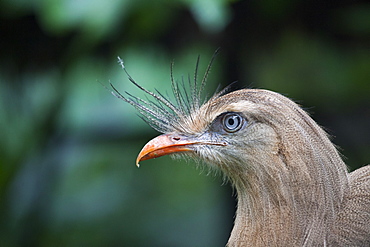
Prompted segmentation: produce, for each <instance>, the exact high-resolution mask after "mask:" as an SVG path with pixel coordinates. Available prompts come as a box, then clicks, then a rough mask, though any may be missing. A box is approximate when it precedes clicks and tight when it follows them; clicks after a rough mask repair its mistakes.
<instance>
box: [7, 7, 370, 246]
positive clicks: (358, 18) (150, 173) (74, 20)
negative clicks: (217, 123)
mask: <svg viewBox="0 0 370 247" xmlns="http://www.w3.org/2000/svg"><path fill="white" fill-rule="evenodd" d="M218 47H220V48H221V50H220V53H219V55H218V56H217V58H216V60H215V62H214V66H213V69H212V71H211V76H210V77H209V80H208V84H207V94H208V96H209V95H212V94H213V92H214V91H215V90H216V88H217V86H221V87H224V86H226V85H228V84H230V83H231V82H233V81H238V82H237V84H236V85H235V87H234V88H245V87H251V88H266V89H270V90H274V91H277V92H280V93H282V94H284V95H286V96H288V97H290V98H292V99H294V100H295V101H297V102H298V103H299V104H301V105H302V106H303V107H304V109H306V110H307V111H309V112H310V113H311V115H312V116H313V118H314V119H315V120H316V121H317V122H318V123H319V124H320V125H322V126H324V127H325V128H326V130H327V131H328V132H329V133H330V134H331V135H332V136H333V141H334V143H335V144H337V145H338V146H339V147H340V148H341V153H342V154H343V155H344V157H345V158H344V159H345V161H346V163H347V164H348V166H349V167H350V169H351V170H353V169H356V168H358V167H361V166H363V165H365V164H368V163H369V162H370V152H369V151H370V138H369V137H370V130H369V128H370V97H369V95H370V4H369V2H368V1H353V0H339V1H313V0H309V1H303V0H296V1H291V0H285V1H271V0H267V1H258V0H249V1H236V0H234V1H232V0H230V1H226V0H199V1H197V0H172V1H168V0H167V1H166V0H157V1H145V0H135V1H134V0H131V1H130V0H115V1H106V0H92V1H91V0H79V1H75V0H44V1H43V0H16V1H14V0H1V1H0V126H1V129H0V246H224V245H225V244H226V242H227V239H228V237H229V234H230V231H231V229H232V225H233V217H234V212H235V206H236V203H235V198H234V197H233V191H232V189H231V188H230V185H228V184H225V183H223V181H222V179H221V178H220V177H219V176H215V175H213V174H208V172H207V170H202V169H196V167H195V165H194V164H192V163H190V162H189V164H187V163H185V162H182V161H173V160H171V159H170V158H169V157H162V158H160V159H156V160H150V161H145V162H143V163H142V164H141V165H142V166H141V167H140V169H138V168H137V167H136V166H135V159H136V155H137V154H138V153H139V151H140V149H141V148H142V146H143V145H144V144H145V143H146V142H147V141H148V140H150V139H151V138H153V137H154V136H156V135H157V134H158V133H156V132H155V131H154V130H152V129H151V128H150V127H149V126H147V125H146V124H145V123H144V122H143V121H142V120H141V119H140V118H139V117H138V116H137V113H136V112H135V110H134V109H133V108H132V107H131V106H130V105H128V104H126V103H124V102H123V101H121V100H119V99H117V98H115V97H114V96H112V95H111V94H110V92H109V91H107V90H106V89H105V88H104V87H103V86H102V85H101V84H104V85H108V84H109V82H112V83H113V84H114V85H115V86H116V87H117V88H118V89H119V90H120V91H122V92H123V91H129V92H130V93H132V94H134V95H137V96H141V95H142V94H141V92H139V90H138V89H137V88H135V87H134V86H133V85H132V84H131V83H130V82H129V81H128V79H127V76H126V75H125V73H124V72H123V70H122V69H121V67H120V66H119V64H118V63H117V56H120V57H121V58H122V59H123V60H124V61H125V65H126V68H127V70H128V71H129V73H130V74H131V76H132V77H133V78H134V79H135V80H136V81H137V82H138V83H140V84H141V85H143V86H144V87H146V88H148V89H150V90H154V89H155V88H156V89H159V90H160V91H161V92H166V91H170V63H171V62H172V61H174V76H175V77H176V78H177V79H179V80H181V78H182V77H184V78H185V79H186V78H187V77H188V75H190V76H193V73H194V68H195V63H196V59H197V56H198V55H200V56H201V63H200V70H199V72H200V73H199V74H200V77H201V76H202V73H203V72H204V70H205V68H206V65H207V64H208V62H209V60H210V58H211V56H212V54H213V53H214V51H215V50H216V49H217V48H218Z"/></svg>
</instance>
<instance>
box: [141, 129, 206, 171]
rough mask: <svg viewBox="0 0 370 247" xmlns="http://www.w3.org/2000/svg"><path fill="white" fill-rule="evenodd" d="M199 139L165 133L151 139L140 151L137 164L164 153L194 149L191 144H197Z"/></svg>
mask: <svg viewBox="0 0 370 247" xmlns="http://www.w3.org/2000/svg"><path fill="white" fill-rule="evenodd" d="M197 143H199V141H194V140H190V139H188V138H185V137H183V136H179V135H171V134H165V135H160V136H157V137H155V138H154V139H152V140H150V141H149V142H148V143H147V144H146V145H145V146H144V147H143V149H142V150H141V151H140V153H139V155H138V156H137V159H136V166H137V167H139V162H140V161H143V160H149V159H154V158H157V157H161V156H164V155H168V154H172V153H178V152H186V151H192V150H193V149H191V147H190V145H193V144H197Z"/></svg>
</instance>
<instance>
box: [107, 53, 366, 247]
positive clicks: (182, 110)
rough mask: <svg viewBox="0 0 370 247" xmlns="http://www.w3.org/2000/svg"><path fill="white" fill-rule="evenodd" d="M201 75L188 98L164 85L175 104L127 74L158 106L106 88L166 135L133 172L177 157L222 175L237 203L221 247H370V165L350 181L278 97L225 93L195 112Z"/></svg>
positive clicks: (326, 144)
mask: <svg viewBox="0 0 370 247" xmlns="http://www.w3.org/2000/svg"><path fill="white" fill-rule="evenodd" d="M198 61H199V60H198ZM120 62H121V65H122V67H123V68H124V66H123V63H122V61H121V60H120ZM209 68H210V66H209V67H208V69H207V71H206V73H205V76H204V78H203V80H202V81H201V83H200V84H199V85H198V83H197V79H196V78H197V72H196V74H195V77H194V78H195V79H194V81H193V82H189V85H190V92H189V93H187V91H186V90H185V86H184V83H183V84H182V87H179V86H178V84H177V83H175V82H174V80H173V78H172V76H171V79H172V80H171V81H172V87H173V92H174V96H175V101H176V104H174V103H171V101H170V100H168V99H167V98H165V97H164V96H162V95H161V94H160V93H159V92H157V93H152V92H149V91H148V90H146V89H144V88H142V87H141V86H139V85H138V84H137V83H136V82H135V81H134V80H133V79H132V78H131V77H130V76H129V75H128V76H129V79H130V80H131V82H133V83H134V84H135V85H136V86H138V87H139V88H140V89H141V90H143V91H145V92H146V93H148V94H149V95H151V96H152V97H154V99H155V100H156V102H152V101H149V100H142V99H139V98H136V97H134V96H132V95H130V94H128V96H123V95H122V94H120V93H119V92H118V91H117V90H116V89H115V88H113V89H114V94H115V95H116V96H117V97H119V98H121V99H123V100H125V101H126V102H128V103H130V104H132V105H134V106H135V107H136V108H137V109H138V110H139V112H140V113H142V115H143V118H144V119H145V120H146V121H147V122H148V123H149V124H150V125H151V126H153V127H154V128H155V129H157V130H159V131H160V132H162V133H164V134H163V135H161V136H159V137H156V138H154V139H153V140H151V141H150V142H149V143H148V144H147V145H146V146H145V147H144V148H143V150H142V151H141V152H140V154H139V156H138V159H137V164H138V162H139V161H142V160H146V159H151V158H156V157H159V156H162V155H167V154H177V153H183V154H186V155H188V156H190V157H192V158H194V159H200V160H202V161H205V163H207V164H208V165H209V166H210V167H212V168H216V169H219V170H221V171H222V172H223V174H225V176H226V177H227V178H228V179H229V180H230V181H231V183H232V185H233V186H234V187H235V189H236V191H237V195H238V208H237V212H236V219H235V226H234V228H233V231H232V233H231V236H230V239H229V241H228V244H227V246H229V247H233V246H370V166H366V167H363V168H361V169H358V170H357V171H354V172H352V173H348V172H347V168H346V165H345V164H344V162H343V161H342V159H341V157H340V155H339V153H338V151H337V150H336V148H335V146H334V145H333V144H332V143H331V141H330V140H329V138H328V136H327V134H326V133H325V132H324V131H323V130H322V128H320V127H319V126H318V125H317V124H316V123H315V121H314V120H312V118H310V117H309V116H308V114H307V113H306V112H305V111H303V110H302V109H301V108H300V107H299V106H298V105H297V104H295V103H294V102H293V101H291V100H290V99H288V98H286V97H284V96H282V95H281V94H278V93H275V92H271V91H268V90H260V89H242V90H238V91H234V92H230V93H227V94H225V91H223V92H221V93H218V94H216V95H214V96H213V97H211V98H210V99H209V100H208V101H207V102H206V103H204V104H201V103H200V97H201V90H202V88H203V86H204V83H205V81H206V78H207V75H208V72H209ZM124 70H125V68H124ZM125 72H126V70H125ZM126 73H127V72H126Z"/></svg>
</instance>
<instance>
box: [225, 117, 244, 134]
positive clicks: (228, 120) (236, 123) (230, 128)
mask: <svg viewBox="0 0 370 247" xmlns="http://www.w3.org/2000/svg"><path fill="white" fill-rule="evenodd" d="M243 120H244V118H242V117H241V116H240V115H239V114H236V113H227V114H225V116H224V117H223V119H222V124H223V126H224V129H225V130H226V131H227V132H236V131H238V130H239V129H240V128H241V127H242V126H243Z"/></svg>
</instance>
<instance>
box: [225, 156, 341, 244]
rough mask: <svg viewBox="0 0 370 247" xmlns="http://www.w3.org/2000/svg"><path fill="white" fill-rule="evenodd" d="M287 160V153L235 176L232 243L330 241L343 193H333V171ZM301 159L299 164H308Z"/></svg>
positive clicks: (306, 242) (312, 242) (232, 177)
mask: <svg viewBox="0 0 370 247" xmlns="http://www.w3.org/2000/svg"><path fill="white" fill-rule="evenodd" d="M270 158H271V157H270ZM271 160H273V161H271ZM285 162H287V160H286V158H284V159H281V158H276V157H275V158H271V159H270V164H271V166H269V165H266V163H264V164H257V165H256V166H254V167H258V169H255V170H245V171H244V172H242V173H240V172H239V173H238V174H239V176H235V175H234V176H230V177H231V179H232V181H233V185H234V187H235V189H236V191H237V194H238V209H237V212H236V219H235V225H234V229H233V231H232V233H231V236H230V239H229V242H228V247H234V246H267V245H268V246H320V245H323V244H324V243H325V242H326V239H327V237H328V234H329V231H330V226H331V224H332V222H333V220H334V218H335V211H336V210H335V203H336V202H335V200H337V198H338V197H337V195H335V194H332V193H333V191H332V189H331V187H330V186H332V185H333V180H332V178H330V174H329V171H326V172H324V174H326V175H327V176H328V177H319V178H318V177H317V174H310V171H309V170H306V171H304V172H302V170H300V169H296V167H292V166H291V164H288V165H287V164H286V163H285ZM297 162H298V161H295V166H297V165H298V166H303V165H304V164H297ZM288 163H289V161H288ZM310 165H312V166H315V164H310ZM261 167H264V168H265V170H261V169H259V168H261ZM266 167H267V168H266ZM269 168H271V170H269ZM324 169H325V167H324ZM327 180H328V181H329V182H328V181H327ZM334 185H335V184H334ZM337 185H338V186H340V185H339V184H337Z"/></svg>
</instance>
